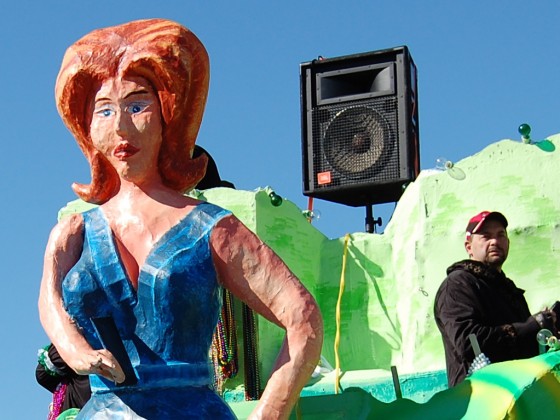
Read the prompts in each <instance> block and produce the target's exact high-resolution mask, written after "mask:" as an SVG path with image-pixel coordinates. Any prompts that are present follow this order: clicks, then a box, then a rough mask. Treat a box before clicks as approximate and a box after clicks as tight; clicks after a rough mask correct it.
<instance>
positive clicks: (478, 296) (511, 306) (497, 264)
mask: <svg viewBox="0 0 560 420" xmlns="http://www.w3.org/2000/svg"><path fill="white" fill-rule="evenodd" d="M507 226H508V222H507V219H506V218H505V216H504V215H503V214H502V213H499V212H495V211H494V212H488V211H483V212H481V213H479V214H477V215H476V216H474V217H472V218H471V219H470V220H469V223H468V225H467V229H466V239H465V249H466V251H467V253H468V255H469V259H467V260H463V261H459V262H457V263H455V264H453V265H452V266H451V267H449V268H448V269H447V278H446V279H445V280H444V281H443V283H442V284H441V286H440V288H439V290H438V292H437V294H436V299H435V305H434V314H435V318H436V323H437V326H438V328H439V330H440V332H441V335H442V338H443V345H444V348H445V362H446V366H447V378H448V382H449V386H450V387H451V386H454V385H456V384H457V383H459V382H461V381H462V380H463V379H465V377H466V376H467V373H468V370H469V366H470V364H471V363H472V362H473V360H474V358H475V354H474V351H473V348H472V345H471V342H470V340H469V338H468V337H469V335H470V334H474V335H475V336H476V338H477V341H478V343H479V345H480V349H481V351H482V353H484V354H485V355H486V356H487V357H488V358H489V359H490V361H491V362H503V361H506V360H514V359H523V358H528V357H533V356H536V355H538V354H539V347H538V343H537V340H536V335H537V333H538V331H539V330H540V329H542V328H547V329H549V330H551V331H553V332H554V333H556V332H557V330H556V327H555V324H556V315H555V314H554V312H553V311H551V310H548V309H546V310H544V311H541V312H539V313H537V314H535V315H531V312H530V311H529V307H528V305H527V301H526V300H525V297H524V296H523V294H524V293H525V291H524V290H523V289H520V288H518V287H517V286H516V285H515V284H514V283H513V281H511V280H510V279H508V278H507V277H506V275H505V274H504V272H503V271H502V264H503V263H504V262H505V261H506V258H507V256H508V251H509V238H508V235H507V230H506V228H507Z"/></svg>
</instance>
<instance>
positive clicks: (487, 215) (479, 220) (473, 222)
mask: <svg viewBox="0 0 560 420" xmlns="http://www.w3.org/2000/svg"><path fill="white" fill-rule="evenodd" d="M486 220H496V221H497V222H500V223H501V224H502V225H503V226H504V228H507V227H508V221H507V219H506V217H505V216H504V215H503V214H502V213H500V212H498V211H481V212H480V213H478V214H477V215H476V216H473V217H471V219H470V220H469V224H468V225H467V229H466V230H467V232H466V233H467V238H468V237H469V236H471V235H472V234H474V233H476V232H478V231H479V230H480V228H481V227H482V225H484V222H485V221H486Z"/></svg>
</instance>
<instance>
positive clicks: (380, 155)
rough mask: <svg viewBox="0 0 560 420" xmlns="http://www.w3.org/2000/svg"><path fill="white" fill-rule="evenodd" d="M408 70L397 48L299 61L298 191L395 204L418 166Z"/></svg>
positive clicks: (414, 99) (403, 51)
mask: <svg viewBox="0 0 560 420" xmlns="http://www.w3.org/2000/svg"><path fill="white" fill-rule="evenodd" d="M416 73H417V72H416V66H415V65H414V62H413V61H412V57H411V56H410V53H409V51H408V48H407V47H404V46H403V47H397V48H391V49H386V50H380V51H373V52H368V53H363V54H355V55H349V56H344V57H336V58H327V59H317V60H313V61H311V62H307V63H302V64H301V66H300V83H301V110H302V154H303V194H304V195H306V196H310V197H316V198H320V199H324V200H328V201H333V202H337V203H342V204H347V205H350V206H365V205H370V204H378V203H388V202H395V201H398V199H399V198H400V196H401V194H402V193H403V189H404V187H405V186H406V184H408V183H409V182H411V181H413V180H414V179H416V177H417V175H418V172H419V169H420V156H419V143H418V141H419V140H418V132H419V131H418V89H417V75H416Z"/></svg>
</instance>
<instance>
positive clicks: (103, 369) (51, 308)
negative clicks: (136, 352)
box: [39, 215, 124, 382]
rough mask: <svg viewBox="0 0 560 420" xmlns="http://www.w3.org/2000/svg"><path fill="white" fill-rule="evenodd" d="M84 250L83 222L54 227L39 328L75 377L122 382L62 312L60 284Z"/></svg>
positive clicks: (74, 219)
mask: <svg viewBox="0 0 560 420" xmlns="http://www.w3.org/2000/svg"><path fill="white" fill-rule="evenodd" d="M82 247H83V219H82V217H81V215H72V216H70V217H68V218H66V219H64V220H63V221H61V222H60V223H59V224H58V225H56V226H55V227H54V228H53V230H52V231H51V234H50V236H49V240H48V243H47V249H46V251H45V258H44V266H43V277H42V280H41V290H40V293H39V317H40V319H41V324H42V325H43V328H44V330H45V332H46V333H47V335H48V337H49V338H50V340H51V341H52V343H53V344H54V345H55V346H56V348H57V349H58V352H59V354H60V356H61V357H62V359H63V360H64V361H65V362H66V363H67V364H68V366H70V367H71V368H72V369H73V370H74V371H75V372H76V373H78V374H81V375H85V374H90V373H96V374H99V375H103V376H105V377H106V378H108V379H110V380H117V382H122V381H123V380H124V374H123V373H122V369H121V368H120V366H119V364H118V363H117V362H116V360H115V359H114V357H113V356H112V355H111V353H110V352H108V351H107V350H104V349H101V350H94V349H93V348H92V347H91V346H90V345H89V343H88V342H87V341H86V340H85V338H84V337H83V335H82V334H81V333H80V331H79V330H78V328H77V326H76V324H75V323H74V322H73V320H72V319H71V318H70V316H69V315H68V313H67V312H66V310H65V309H64V305H63V301H62V280H63V279H64V277H65V276H66V274H67V273H68V272H69V271H70V269H71V268H72V267H73V266H74V264H76V262H77V261H78V259H79V258H80V255H81V253H82Z"/></svg>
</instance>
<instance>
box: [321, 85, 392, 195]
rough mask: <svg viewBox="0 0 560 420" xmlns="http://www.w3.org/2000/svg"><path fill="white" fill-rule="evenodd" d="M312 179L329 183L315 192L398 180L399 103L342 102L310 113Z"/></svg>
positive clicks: (386, 99)
mask: <svg viewBox="0 0 560 420" xmlns="http://www.w3.org/2000/svg"><path fill="white" fill-rule="evenodd" d="M312 125H313V136H312V137H313V143H314V150H315V151H318V152H319V153H315V154H314V156H313V167H314V168H315V170H314V173H315V175H317V174H319V173H323V172H330V179H331V182H330V183H329V184H328V185H321V184H319V182H318V176H315V177H314V180H313V182H314V186H315V188H319V189H320V188H321V187H333V186H344V185H356V183H358V184H359V183H360V182H361V181H367V182H372V181H385V180H393V179H398V178H400V177H401V173H400V165H399V159H398V150H397V149H398V145H397V133H398V103H397V98H396V97H395V96H391V97H382V98H375V99H371V100H369V101H363V100H362V101H356V102H345V103H344V104H341V105H330V106H326V107H319V108H315V109H314V110H313V111H312Z"/></svg>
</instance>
